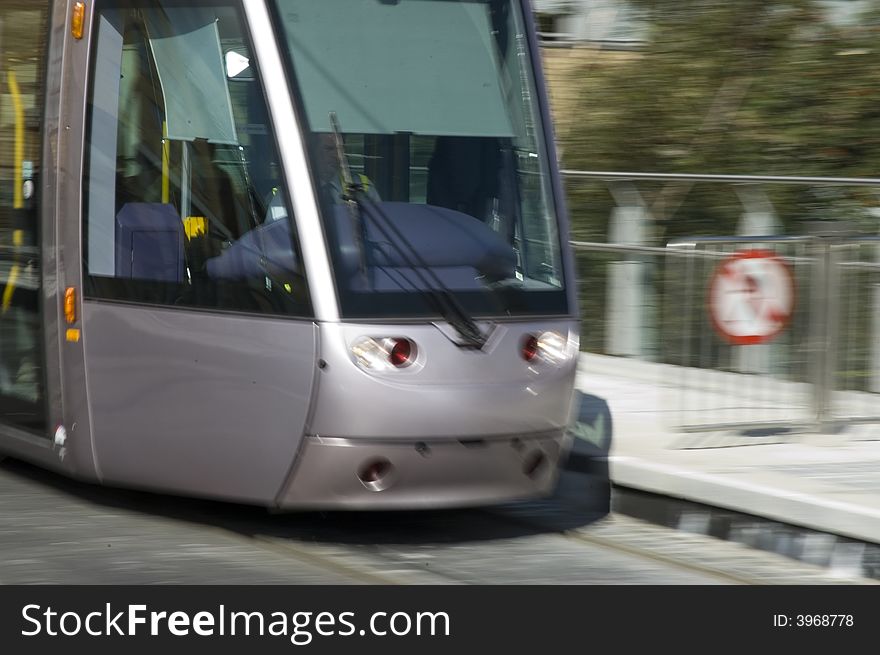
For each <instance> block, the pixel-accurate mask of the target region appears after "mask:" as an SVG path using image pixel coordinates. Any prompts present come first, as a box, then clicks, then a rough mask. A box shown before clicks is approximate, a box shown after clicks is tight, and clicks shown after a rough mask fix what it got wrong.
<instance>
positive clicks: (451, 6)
mask: <svg viewBox="0 0 880 655" xmlns="http://www.w3.org/2000/svg"><path fill="white" fill-rule="evenodd" d="M567 230H568V227H567V222H566V210H565V207H564V202H563V193H562V186H561V183H560V177H559V172H558V168H557V163H556V156H555V152H554V146H553V139H552V128H551V123H550V116H549V110H548V103H547V98H546V93H545V87H544V83H543V80H542V76H541V68H540V59H539V52H538V47H537V42H536V37H535V29H534V25H533V23H532V17H531V13H530V7H529V3H528V2H527V0H85V1H83V2H79V1H67V0H51V1H50V0H3V3H2V7H0V288H2V294H3V295H2V309H0V452H2V453H4V454H6V455H9V456H13V457H17V458H21V459H25V460H29V461H31V462H34V463H36V464H38V465H40V466H43V467H46V468H49V469H52V470H55V471H58V472H61V473H63V474H66V475H69V476H72V477H75V478H78V479H82V480H87V481H92V482H96V483H99V484H105V485H111V486H120V487H129V488H137V489H146V490H154V491H158V492H165V493H171V494H177V495H189V496H197V497H207V498H214V499H221V500H229V501H234V502H241V503H249V504H257V505H263V506H267V507H273V508H278V509H299V508H304V509H308V508H343V509H373V508H376V509H395V508H431V507H451V506H466V505H482V504H490V503H497V502H502V501H507V500H511V499H520V498H529V497H538V496H543V495H547V494H549V493H551V492H552V490H553V489H554V487H555V484H556V481H557V478H558V468H559V465H560V462H561V460H562V458H563V457H565V455H566V452H567V449H568V448H569V446H570V444H569V442H568V439H569V437H568V436H567V435H568V432H567V430H566V428H567V425H568V423H569V417H570V415H571V413H572V403H573V400H572V399H573V387H574V378H575V371H576V363H577V354H578V350H579V347H578V328H579V326H578V321H577V316H578V313H577V304H576V293H575V274H574V269H573V262H572V254H571V253H570V251H569V249H568V246H567V244H568V233H567Z"/></svg>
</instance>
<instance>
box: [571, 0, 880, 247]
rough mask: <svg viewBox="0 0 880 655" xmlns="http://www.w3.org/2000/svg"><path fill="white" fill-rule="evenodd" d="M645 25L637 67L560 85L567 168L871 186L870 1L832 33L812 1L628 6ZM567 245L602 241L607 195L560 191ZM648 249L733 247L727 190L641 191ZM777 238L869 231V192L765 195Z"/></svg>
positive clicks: (875, 27) (626, 63)
mask: <svg viewBox="0 0 880 655" xmlns="http://www.w3.org/2000/svg"><path fill="white" fill-rule="evenodd" d="M631 2H632V4H633V5H634V6H636V7H638V8H639V9H641V10H643V11H644V12H645V14H646V16H647V17H648V19H649V23H650V25H651V29H650V36H649V39H648V42H647V43H646V44H645V46H644V48H643V49H642V50H641V51H640V52H638V53H635V54H634V55H633V56H630V57H625V58H619V57H615V56H613V54H612V53H608V55H601V54H600V55H599V56H598V57H594V58H592V59H589V60H587V62H586V63H584V64H583V65H582V66H579V67H577V68H575V69H574V70H573V71H572V72H571V73H570V74H569V75H568V77H567V79H566V81H565V82H564V83H566V84H569V85H575V86H576V87H577V97H578V102H577V103H576V104H575V110H574V111H575V115H573V116H570V117H567V119H566V121H565V125H566V126H567V128H566V129H562V130H560V133H559V134H558V137H559V140H560V143H561V146H562V152H563V157H564V166H565V167H566V168H571V169H582V170H593V171H649V172H664V173H723V174H762V175H794V176H829V177H878V176H880V175H878V173H880V45H878V44H880V40H878V36H880V0H872V1H871V2H870V3H868V9H867V11H866V12H865V14H864V15H863V16H861V18H860V20H859V21H858V22H857V23H850V24H847V25H839V24H835V23H834V22H833V21H831V20H829V15H828V12H827V10H826V9H825V8H824V7H823V6H822V5H821V3H818V2H815V1H814V0H737V1H736V2H731V1H730V0H678V1H677V2H666V1H663V2H661V1H659V0H631ZM568 186H569V190H570V194H571V209H572V214H573V217H574V219H575V225H574V234H575V236H576V237H581V238H596V239H604V238H605V235H606V234H607V220H608V215H609V213H610V209H611V208H612V207H613V206H614V202H613V199H612V197H611V195H610V194H609V193H608V191H607V188H606V186H605V184H604V183H583V182H580V181H577V180H570V181H569V183H568ZM639 189H640V191H641V192H642V194H643V196H644V197H645V200H646V202H647V204H648V207H649V208H650V213H651V215H652V217H653V218H654V227H655V230H654V238H655V241H657V242H663V241H665V240H667V239H669V238H672V237H675V236H683V235H696V234H730V233H733V231H734V230H735V229H736V223H737V220H738V219H739V216H740V213H741V211H742V206H741V204H740V202H739V199H738V197H737V194H736V192H735V190H734V189H732V188H731V187H730V186H727V185H717V184H706V183H701V184H696V185H694V184H688V183H668V182H667V183H652V184H648V183H644V184H640V185H639ZM766 192H767V194H768V197H769V198H770V199H771V201H772V202H773V206H774V208H775V211H776V213H777V215H778V216H779V218H780V220H781V221H782V223H783V225H784V226H785V230H786V232H789V233H796V232H798V231H799V226H800V225H801V223H802V221H804V220H820V219H835V218H846V219H848V220H853V221H860V222H861V224H862V227H864V228H866V229H869V230H870V231H872V232H876V229H877V226H876V218H873V217H872V215H871V214H870V212H869V211H868V210H869V209H871V208H873V207H876V206H877V205H878V204H880V198H878V197H877V189H874V188H853V187H849V188H843V189H838V188H829V187H825V188H806V187H789V186H772V187H767V189H766Z"/></svg>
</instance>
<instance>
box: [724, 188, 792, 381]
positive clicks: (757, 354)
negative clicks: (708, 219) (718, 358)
mask: <svg viewBox="0 0 880 655" xmlns="http://www.w3.org/2000/svg"><path fill="white" fill-rule="evenodd" d="M734 188H735V189H736V195H737V196H739V200H740V203H742V206H743V213H742V215H741V216H740V219H739V226H738V227H737V235H738V236H749V237H766V236H773V235H778V234H780V233H781V231H782V230H781V228H780V224H779V220H778V219H777V217H776V213H775V212H774V211H773V203H771V202H770V199H769V198H768V197H767V195H766V194H765V193H764V190H763V189H762V188H761V187H759V186H755V185H747V186H737V187H734ZM776 338H777V339H780V338H784V335H779V336H778V337H776ZM778 349H779V347H778V345H774V344H773V343H768V344H757V345H753V346H736V353H735V354H734V368H735V369H736V370H738V371H741V372H742V373H763V374H768V373H771V372H772V371H773V369H774V366H773V359H774V357H776V356H778Z"/></svg>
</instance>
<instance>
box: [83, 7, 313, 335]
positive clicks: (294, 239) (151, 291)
mask: <svg viewBox="0 0 880 655" xmlns="http://www.w3.org/2000/svg"><path fill="white" fill-rule="evenodd" d="M146 8H158V9H162V10H165V9H169V8H200V9H204V10H206V11H212V10H213V11H216V12H228V13H229V15H230V17H232V18H234V23H230V25H231V26H232V28H233V29H232V32H234V38H235V39H237V43H238V50H241V49H243V50H244V51H245V52H246V53H249V55H250V57H249V60H250V61H249V64H250V70H251V72H250V74H249V75H247V76H244V77H240V78H238V79H236V77H235V76H231V75H227V71H226V68H225V66H224V67H223V69H222V79H223V81H224V83H225V84H226V89H227V92H228V93H229V96H228V97H229V102H230V105H229V108H230V110H231V112H232V114H231V116H230V117H231V118H232V119H233V122H234V125H235V128H234V129H236V130H240V132H241V134H242V135H244V136H245V137H246V138H245V139H241V140H239V142H238V144H228V143H227V144H221V143H217V142H211V141H210V140H207V139H195V140H192V141H186V140H185V139H181V140H179V141H172V140H171V139H170V138H162V139H161V145H159V149H160V153H159V156H160V157H163V158H164V157H169V154H168V150H169V148H167V146H166V144H168V143H170V144H172V145H174V144H176V143H180V144H183V143H187V144H188V145H181V146H180V148H181V155H180V157H179V159H178V160H177V161H166V164H167V165H168V166H169V167H173V166H176V167H177V169H178V170H177V171H175V173H177V174H179V171H180V170H184V167H185V166H186V165H187V164H186V159H187V157H189V156H191V155H188V156H186V157H185V156H184V155H183V152H184V149H187V150H188V151H190V152H193V151H195V150H212V151H213V154H211V155H210V156H211V159H210V165H209V167H205V168H204V169H203V170H205V171H208V175H207V176H206V177H205V179H209V178H212V177H213V178H215V179H213V180H211V181H210V182H209V183H208V184H213V185H214V190H215V191H216V190H219V189H223V191H225V192H226V195H225V196H223V195H221V194H219V193H218V194H216V195H214V194H208V193H206V194H203V196H202V197H201V200H202V201H203V202H204V203H210V202H212V201H213V202H215V203H217V205H216V206H220V207H221V209H220V212H222V214H223V215H224V216H229V215H234V217H233V220H232V221H212V220H211V218H210V212H203V213H207V214H208V218H203V217H194V218H196V219H197V222H196V223H195V224H190V223H189V222H188V221H184V220H183V219H182V218H181V214H183V213H186V212H184V211H182V209H183V205H184V201H183V200H182V199H181V198H180V197H177V198H174V199H172V198H170V195H166V193H168V194H170V193H171V192H167V191H165V188H167V186H166V185H173V184H174V177H175V176H174V175H169V174H168V172H167V169H164V165H163V169H164V170H163V169H160V170H159V172H160V173H162V176H163V178H166V179H164V181H163V187H164V188H163V191H162V196H161V197H160V198H159V202H150V201H149V200H147V198H148V194H147V193H146V192H144V198H143V199H142V200H141V201H140V203H139V204H143V205H147V206H144V207H135V208H133V209H132V210H131V211H130V212H129V214H137V213H138V212H139V213H140V215H135V216H134V218H133V222H134V228H133V230H132V236H131V238H132V240H134V238H135V236H136V230H137V229H138V227H139V222H147V223H150V221H153V223H151V224H150V228H151V229H156V230H158V229H159V228H158V227H156V224H155V221H156V219H160V218H162V217H161V216H160V214H163V213H164V214H166V216H165V218H164V220H165V222H166V223H168V222H169V221H170V217H169V213H168V210H167V207H162V206H163V205H169V204H170V206H171V207H172V208H173V210H174V212H175V214H176V216H177V218H178V219H179V220H180V221H181V224H180V225H177V226H175V227H173V228H170V225H169V229H173V232H175V233H176V234H175V235H173V236H169V234H168V232H165V233H164V236H163V233H159V234H158V235H157V236H154V237H153V236H151V235H149V234H148V235H147V236H146V237H145V238H146V239H150V238H155V239H156V240H157V241H159V240H161V239H163V238H165V239H167V241H166V243H175V239H176V242H179V244H181V245H182V247H183V248H184V249H186V252H184V254H183V269H182V272H181V275H179V276H177V280H176V281H175V280H168V279H161V275H168V277H173V276H172V275H171V274H170V273H169V270H168V269H162V271H161V272H160V274H159V275H156V276H154V277H153V279H149V278H147V279H145V277H146V276H144V277H134V275H136V273H128V276H127V275H126V274H125V273H124V272H123V273H121V272H120V270H118V269H117V268H114V269H113V274H112V275H105V274H102V273H99V272H96V271H95V270H93V268H92V267H90V257H89V250H90V247H91V245H90V237H91V236H94V234H93V233H92V232H91V230H98V229H99V226H98V225H96V224H95V222H94V221H93V220H92V219H93V215H92V214H93V212H94V208H93V207H92V204H93V203H94V204H95V205H97V202H96V201H95V196H97V195H98V194H100V193H105V194H106V193H108V190H109V193H112V194H113V200H112V202H113V203H114V206H115V210H114V211H115V212H116V214H115V217H114V218H113V220H112V224H113V229H114V231H115V233H114V235H113V237H112V239H113V251H114V253H116V251H117V250H118V248H119V244H118V243H117V241H118V240H119V239H120V236H119V233H120V226H119V225H118V224H117V223H118V222H119V221H120V214H121V213H122V210H123V208H124V207H125V205H122V204H120V193H121V189H122V186H121V184H122V183H121V180H122V177H121V174H120V170H121V169H120V167H121V166H122V167H123V168H124V167H125V166H126V165H128V162H127V161H123V160H122V158H121V155H122V152H121V149H122V148H123V147H125V146H124V144H122V141H123V140H124V139H125V138H126V137H130V136H131V135H130V134H127V133H125V130H126V129H127V128H126V126H124V124H123V121H124V120H129V119H127V117H123V111H125V110H124V109H123V108H122V106H121V103H122V99H123V88H122V85H121V84H119V85H118V86H117V90H116V94H117V95H116V97H115V98H111V99H110V102H113V103H116V114H115V116H114V122H115V130H116V132H115V136H114V147H115V149H116V153H115V161H114V163H115V166H116V176H115V177H114V178H113V181H112V182H108V181H105V180H101V179H100V177H99V176H98V179H95V176H94V175H93V173H94V171H95V170H96V169H93V161H95V160H96V159H97V160H98V165H100V161H99V160H100V158H101V156H102V154H103V153H102V152H101V149H100V145H97V144H96V142H95V139H96V134H95V128H96V125H97V124H98V120H100V119H99V117H96V113H97V111H98V108H97V106H98V103H99V102H100V98H98V97H96V93H97V91H96V88H98V86H99V79H98V78H99V74H98V73H97V72H96V69H97V67H98V66H99V63H100V61H99V59H100V56H101V55H102V54H103V53H102V51H101V50H100V49H101V48H102V45H103V44H102V40H101V34H100V27H99V26H101V25H102V20H107V21H108V23H109V21H110V20H112V19H113V18H112V13H113V12H119V15H129V16H130V15H131V12H133V11H135V10H143V9H146ZM108 16H110V17H111V18H107V17H108ZM215 24H216V23H215ZM94 25H95V27H94V30H95V36H94V37H93V43H92V46H91V63H90V65H89V78H88V90H87V98H86V100H87V110H86V138H85V152H84V160H83V163H84V168H83V187H82V188H83V219H82V244H83V246H82V251H83V252H82V265H83V280H84V285H83V286H84V296H85V297H86V298H88V299H91V300H105V301H116V302H124V303H134V304H140V305H152V306H162V307H170V308H176V309H182V310H183V309H185V310H197V311H209V312H220V313H227V312H233V313H236V314H251V315H260V316H282V317H285V316H286V317H292V318H303V319H311V318H313V317H314V310H313V306H312V302H311V297H310V290H309V284H308V278H307V275H306V271H305V266H304V263H303V261H304V260H303V255H302V250H301V240H300V238H299V235H298V233H297V227H296V222H295V220H294V214H293V207H292V203H291V202H290V199H291V194H290V193H288V191H287V189H286V182H285V180H286V176H285V175H284V168H283V163H282V161H281V158H280V155H279V153H280V150H281V148H280V144H279V141H278V138H277V134H276V127H275V125H274V124H273V121H272V116H271V113H270V111H269V102H268V98H267V96H266V91H267V88H266V78H265V77H264V75H263V74H262V71H261V70H260V64H259V62H258V61H257V60H256V57H255V53H254V48H253V43H252V38H251V34H250V30H249V27H248V23H247V19H246V16H245V12H244V10H243V7H242V3H241V2H240V0H218V1H214V2H205V1H204V0H103V1H100V2H97V3H96V6H95V18H94ZM144 25H145V23H142V24H141V25H139V26H138V27H137V28H134V27H132V28H131V29H132V30H135V29H141V28H144ZM113 29H114V30H115V29H116V28H113ZM217 29H218V32H217V43H218V45H220V44H221V43H222V40H223V39H225V38H226V37H224V36H221V34H220V29H221V28H220V27H218V28H217ZM142 32H143V34H142V36H143V37H144V40H145V41H144V43H143V44H135V45H134V47H135V48H140V52H139V55H140V56H141V59H142V60H145V62H144V61H141V60H139V61H138V64H139V65H140V69H139V71H138V72H139V73H143V71H144V69H148V71H149V74H150V76H151V79H150V80H149V82H150V83H151V84H153V86H152V87H151V88H149V89H148V90H150V91H152V95H151V96H150V95H149V94H148V93H146V92H144V91H142V90H141V91H138V90H135V91H134V93H137V94H138V95H137V96H134V97H136V99H137V102H138V103H141V104H149V103H153V105H154V108H155V109H156V110H157V112H158V113H160V114H161V116H162V118H163V119H165V121H167V118H168V113H167V108H166V107H165V106H164V101H165V96H164V91H163V87H162V85H161V82H160V84H159V86H155V81H156V76H157V75H158V72H159V71H158V64H157V62H156V60H155V58H154V56H153V53H152V51H151V49H150V48H151V45H150V42H149V37H147V35H146V33H147V30H146V29H145V28H144V29H142ZM115 35H116V38H118V39H120V40H121V42H122V43H120V46H119V47H121V48H124V47H130V46H131V44H128V46H126V45H125V44H124V40H125V38H126V36H127V35H128V27H125V26H123V27H122V28H121V31H115ZM129 36H130V35H129ZM228 50H229V48H224V47H221V53H220V54H221V58H225V54H226V52H227V51H228ZM137 56H138V55H136V57H137ZM119 57H120V59H119V62H118V65H119V67H120V72H122V69H123V67H124V64H123V63H122V57H123V55H122V54H120V55H119ZM144 64H145V65H144ZM120 77H122V74H121V75H120ZM144 82H145V79H144V77H143V75H141V76H140V78H138V79H135V81H133V82H131V83H130V87H129V89H131V88H132V87H136V86H137V85H138V84H140V83H144ZM235 85H257V86H251V90H250V91H249V92H248V93H247V94H245V95H246V96H247V98H246V101H245V103H243V104H246V105H247V108H246V110H247V111H248V112H249V113H256V114H258V118H257V123H254V124H251V121H244V122H242V120H240V118H239V114H240V112H241V111H243V110H242V109H241V107H237V106H236V107H233V100H232V95H233V93H232V90H231V89H232V87H233V86H235ZM104 102H107V100H104ZM129 109H130V108H129ZM134 120H140V119H131V122H134ZM165 121H163V128H162V129H163V133H162V135H161V136H163V137H167V130H168V125H167V123H166V122H165ZM260 121H262V122H261V123H260ZM142 124H143V121H142V122H141V125H138V126H137V127H136V128H135V130H136V132H137V134H136V148H137V154H138V155H141V149H142V148H143V140H144V135H143V125H142ZM241 128H245V129H243V130H242V129H241ZM254 128H259V129H254ZM128 129H130V128H128ZM109 132H110V130H104V134H106V133H109ZM254 134H258V135H259V136H260V137H261V138H262V139H263V143H262V150H261V152H263V153H265V154H266V155H267V156H268V159H269V161H270V162H271V163H269V162H261V161H258V158H256V157H253V158H248V157H247V156H246V154H245V149H246V148H250V147H251V146H252V144H253V143H254V140H253V135H254ZM246 140H248V141H249V142H248V143H245V141H246ZM155 145H156V144H153V146H155ZM236 146H238V152H239V153H240V155H239V157H240V161H235V162H233V163H234V164H236V165H240V166H241V178H242V179H240V180H238V181H237V182H238V187H239V188H238V189H236V186H235V182H236V181H234V180H232V179H231V178H230V176H229V175H228V172H226V171H224V166H223V164H228V163H229V161H223V160H221V159H220V158H219V157H216V154H217V153H221V152H223V151H224V149H225V151H226V154H228V153H229V152H234V151H235V150H236ZM152 150H153V153H152V154H154V155H155V151H156V148H155V147H154V148H153V149H152ZM173 156H174V155H171V156H170V157H173ZM170 157H169V159H170ZM105 159H106V158H105ZM154 161H155V160H154ZM255 162H256V163H255ZM105 164H106V162H105ZM257 164H262V165H264V166H265V169H264V176H263V182H264V183H265V182H267V181H269V180H271V187H272V196H271V197H267V196H265V195H263V196H260V194H259V193H257V192H255V188H256V185H255V184H254V182H253V175H252V174H253V169H255V168H256V165H257ZM190 165H191V162H190ZM146 168H147V167H142V168H141V170H144V169H146ZM148 170H149V171H150V172H152V173H153V174H155V173H156V166H155V163H154V164H153V167H152V169H148ZM223 177H225V178H226V180H223V179H222V178H223ZM169 178H170V179H169ZM178 179H179V178H178ZM218 180H219V181H218ZM190 182H192V179H191V180H190ZM181 186H182V185H181V184H179V183H178V184H177V186H176V187H174V189H173V190H174V191H176V192H177V193H178V194H179V195H185V194H183V193H181V192H182V189H181ZM264 187H267V184H264ZM153 194H154V195H155V188H153ZM257 196H260V200H261V201H262V203H261V204H259V205H256V204H255V199H256V198H257ZM193 197H194V198H196V197H195V196H193ZM153 199H154V198H153ZM222 200H232V201H233V202H234V203H235V205H234V206H233V207H231V208H230V207H229V206H228V203H223V202H222ZM166 201H168V202H167V203H166ZM193 203H194V204H195V200H194V201H193ZM194 204H193V205H190V206H191V207H192V208H193V210H194V211H193V212H192V213H193V214H198V213H200V212H198V211H195V206H194ZM242 208H243V211H242ZM257 210H259V211H257ZM242 216H244V217H245V219H246V220H244V221H242V220H240V219H241V217H242ZM273 218H277V220H274V221H273V220H271V219H273ZM102 219H103V220H105V221H106V219H107V217H106V216H102ZM199 219H200V220H199ZM261 220H262V221H263V222H260V221H261ZM217 223H222V225H219V226H218V225H217ZM228 223H231V224H232V227H233V228H238V229H237V230H230V229H229V224H228ZM282 223H284V225H282ZM284 226H286V228H287V230H286V233H287V238H289V239H290V241H291V244H290V245H291V247H290V248H289V251H285V249H286V248H287V246H286V243H287V242H286V240H285V234H284ZM270 228H271V229H270ZM276 228H277V229H276ZM212 230H213V234H212ZM202 231H205V232H207V234H201V232H202ZM236 232H237V233H236ZM190 233H193V234H196V236H195V237H194V238H190ZM154 234H155V233H154ZM103 237H104V238H105V239H106V238H107V237H108V235H107V234H106V231H105V233H104V234H103ZM212 237H213V238H215V240H218V241H219V242H220V243H214V244H212V245H211V248H212V254H213V257H203V258H201V259H200V258H199V256H198V254H195V255H193V254H192V251H193V249H194V246H193V243H192V242H194V241H196V240H197V239H202V240H203V241H207V240H208V239H209V238H212ZM219 237H222V239H219ZM244 237H247V238H244ZM196 245H198V244H196ZM236 246H237V247H238V250H235V247H236ZM132 247H133V246H132ZM175 247H178V248H179V247H180V245H178V246H175ZM272 247H275V248H276V249H275V250H272V249H271V248H272ZM156 252H157V253H158V255H157V256H158V259H159V260H163V261H162V263H164V261H165V260H164V259H163V258H167V256H168V254H169V253H168V251H167V250H156ZM276 253H281V255H288V254H289V255H290V257H289V259H284V260H282V261H281V265H280V266H275V267H274V268H273V267H272V266H271V262H272V261H273V259H272V258H273V256H275V255H276ZM221 255H222V256H223V257H224V261H221ZM175 256H177V257H178V259H180V255H179V252H178V253H173V254H171V257H172V258H173V257H175ZM116 257H117V258H118V254H116ZM211 259H212V260H213V262H211V261H208V260H211ZM194 260H195V261H194ZM274 261H279V260H278V259H275V260H274ZM267 262H268V263H267ZM211 264H214V266H213V268H211V269H210V271H211V272H210V273H208V271H209V269H208V268H207V267H208V266H209V265H211ZM174 265H175V266H179V265H180V264H179V262H175V264H174ZM258 265H259V266H260V267H261V270H260V272H259V274H256V273H253V269H254V267H255V266H258ZM197 266H201V268H196V267H197ZM95 268H96V269H97V266H96V267H95ZM270 269H271V270H270ZM236 271H238V272H236ZM244 271H251V272H250V273H246V272H244Z"/></svg>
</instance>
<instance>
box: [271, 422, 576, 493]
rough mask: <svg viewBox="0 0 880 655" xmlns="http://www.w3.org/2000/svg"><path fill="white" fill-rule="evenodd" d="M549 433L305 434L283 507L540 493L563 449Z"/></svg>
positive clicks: (549, 488)
mask: <svg viewBox="0 0 880 655" xmlns="http://www.w3.org/2000/svg"><path fill="white" fill-rule="evenodd" d="M569 439H570V437H569V436H568V435H566V434H565V433H564V432H563V431H559V432H556V433H553V434H541V435H528V436H509V437H492V438H487V439H459V440H443V441H430V440H427V441H420V440H415V439H414V440H412V441H393V442H392V441H387V442H382V441H378V440H365V439H341V438H324V437H307V438H306V439H305V440H304V443H303V446H302V449H301V451H300V453H299V458H298V461H297V465H296V469H295V471H294V475H293V478H292V480H291V481H290V482H289V484H288V486H287V488H286V489H285V491H284V492H283V493H282V494H281V498H280V500H279V503H278V504H279V506H280V507H281V508H282V509H331V508H332V509H429V508H441V507H466V506H475V505H490V504H494V503H500V502H505V501H510V500H517V499H525V498H534V497H541V496H547V495H549V494H551V493H552V492H553V490H554V487H555V485H556V481H557V477H558V467H559V462H560V458H561V457H562V455H563V454H564V453H565V452H566V451H567V449H568V447H569V445H570V444H569Z"/></svg>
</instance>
